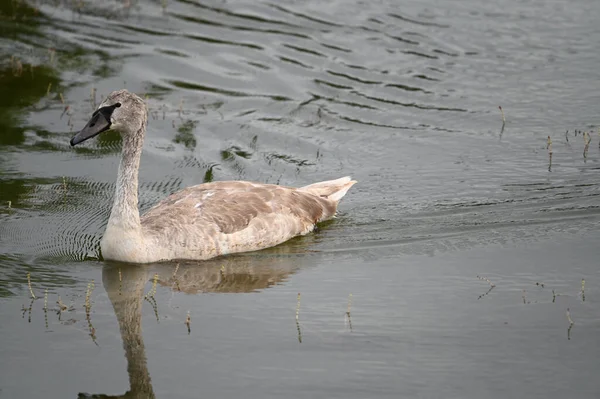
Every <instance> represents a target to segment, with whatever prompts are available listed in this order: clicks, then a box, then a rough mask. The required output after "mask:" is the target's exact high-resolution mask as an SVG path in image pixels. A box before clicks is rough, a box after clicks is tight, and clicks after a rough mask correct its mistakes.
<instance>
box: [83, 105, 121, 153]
mask: <svg viewBox="0 0 600 399" xmlns="http://www.w3.org/2000/svg"><path fill="white" fill-rule="evenodd" d="M120 106H121V104H120V103H116V104H114V105H110V106H108V107H102V108H99V109H98V110H96V112H94V114H93V115H92V118H91V119H90V120H89V122H88V123H87V124H86V125H85V127H84V128H83V129H81V131H80V132H79V133H77V134H76V135H75V136H73V138H72V139H71V145H72V146H74V145H77V144H79V143H82V142H84V141H86V140H88V139H91V138H92V137H95V136H97V135H99V134H100V133H102V132H105V131H107V130H109V129H110V125H111V122H110V117H111V115H112V113H113V112H114V110H115V108H119V107H120Z"/></svg>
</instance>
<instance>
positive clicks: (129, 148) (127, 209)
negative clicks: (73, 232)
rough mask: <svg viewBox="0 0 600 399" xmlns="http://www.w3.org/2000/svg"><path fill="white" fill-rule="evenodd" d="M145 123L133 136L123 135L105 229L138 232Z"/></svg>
mask: <svg viewBox="0 0 600 399" xmlns="http://www.w3.org/2000/svg"><path fill="white" fill-rule="evenodd" d="M145 130H146V121H144V122H143V123H142V125H141V127H140V130H139V131H138V132H136V133H135V134H126V135H123V150H122V155H121V163H120V164H119V173H118V175H117V187H116V191H115V200H114V202H113V206H112V210H111V212H110V218H109V219H108V226H107V227H109V228H110V227H118V228H120V229H124V230H139V229H140V228H141V227H140V226H141V225H140V211H139V209H138V170H139V167H140V157H141V155H142V147H143V145H144V134H145Z"/></svg>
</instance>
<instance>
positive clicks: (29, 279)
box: [27, 272, 36, 299]
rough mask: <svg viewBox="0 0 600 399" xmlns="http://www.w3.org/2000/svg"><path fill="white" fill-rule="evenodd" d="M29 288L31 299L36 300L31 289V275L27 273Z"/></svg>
mask: <svg viewBox="0 0 600 399" xmlns="http://www.w3.org/2000/svg"><path fill="white" fill-rule="evenodd" d="M27 286H28V287H29V293H30V294H31V299H36V297H35V294H34V293H33V289H32V288H31V273H29V272H27Z"/></svg>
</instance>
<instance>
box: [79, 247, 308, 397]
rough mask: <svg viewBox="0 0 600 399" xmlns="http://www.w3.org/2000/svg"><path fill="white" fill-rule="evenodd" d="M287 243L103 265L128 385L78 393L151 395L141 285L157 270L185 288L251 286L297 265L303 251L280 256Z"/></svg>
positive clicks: (164, 282)
mask: <svg viewBox="0 0 600 399" xmlns="http://www.w3.org/2000/svg"><path fill="white" fill-rule="evenodd" d="M290 248H291V247H287V248H286V246H283V247H279V248H276V249H271V250H268V251H262V252H260V253H255V254H252V255H239V256H228V257H225V258H221V259H214V260H209V261H203V262H185V263H183V262H182V263H178V264H176V263H168V264H154V265H143V266H140V265H131V264H110V265H106V266H105V267H104V269H103V270H102V281H103V283H104V289H105V290H106V293H107V294H108V298H109V299H110V302H111V303H112V305H113V309H114V311H115V315H116V316H117V321H118V322H119V329H120V331H121V339H122V340H123V348H124V349H125V357H126V359H127V373H128V374H129V385H130V390H129V391H128V392H127V393H126V394H125V395H122V396H106V395H92V396H86V395H84V394H80V395H79V397H94V398H109V397H120V398H154V397H155V396H154V391H153V388H152V384H151V380H150V373H149V372H148V367H147V364H146V351H145V347H144V340H143V337H142V305H143V301H144V289H145V286H146V283H148V281H149V280H150V279H151V278H152V276H153V275H154V274H155V273H157V274H158V276H159V278H158V282H159V284H160V285H161V286H168V287H170V288H171V289H172V290H174V291H182V292H185V293H188V294H195V293H199V292H232V293H234V292H253V291H258V290H262V289H266V288H269V287H270V286H272V285H275V284H277V283H280V282H282V281H285V280H286V279H287V278H288V277H289V275H290V274H292V273H294V272H295V271H296V270H297V269H298V267H299V266H300V264H301V263H302V261H303V259H306V258H305V257H295V256H278V255H286V252H288V250H289V249H290ZM182 323H183V320H182ZM182 331H184V330H183V329H182Z"/></svg>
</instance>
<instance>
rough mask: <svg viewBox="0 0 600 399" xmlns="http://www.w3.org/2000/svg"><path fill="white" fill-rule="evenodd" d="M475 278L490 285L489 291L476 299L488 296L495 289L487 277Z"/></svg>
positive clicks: (494, 285)
mask: <svg viewBox="0 0 600 399" xmlns="http://www.w3.org/2000/svg"><path fill="white" fill-rule="evenodd" d="M477 278H478V279H479V280H481V281H485V282H487V283H488V284H489V285H490V288H489V289H488V290H487V291H486V292H484V293H483V294H481V295H479V297H477V299H481V298H483V297H484V296H486V295H488V294H489V293H490V292H492V290H493V289H494V288H495V287H496V284H494V283H492V282H491V281H490V279H489V278H487V277H483V276H479V275H478V276H477Z"/></svg>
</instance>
